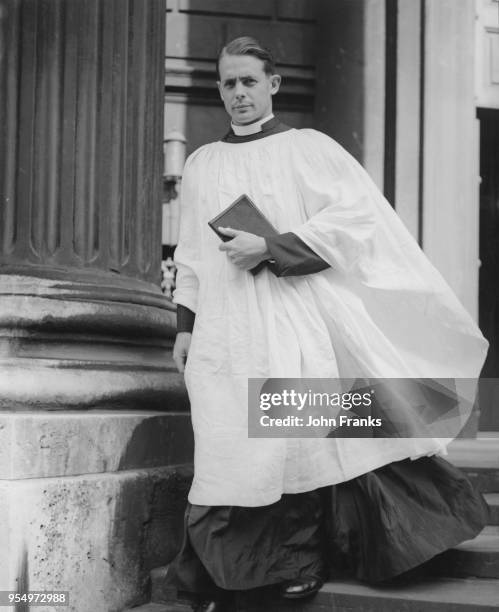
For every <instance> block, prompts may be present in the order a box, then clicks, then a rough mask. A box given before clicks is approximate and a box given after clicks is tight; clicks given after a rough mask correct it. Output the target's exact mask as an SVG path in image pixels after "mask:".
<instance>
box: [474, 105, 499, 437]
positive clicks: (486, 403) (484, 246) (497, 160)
mask: <svg viewBox="0 0 499 612" xmlns="http://www.w3.org/2000/svg"><path fill="white" fill-rule="evenodd" d="M477 116H478V119H479V120H480V176H481V184H480V261H481V266H480V276H479V298H478V299H479V324H480V328H481V330H482V332H483V334H484V336H485V337H486V338H487V340H488V341H489V342H490V348H489V353H488V355H487V359H486V361H485V364H484V367H483V369H482V378H484V379H489V380H484V381H482V384H481V385H480V410H481V413H480V430H482V431H499V110H493V109H478V113H477ZM490 379H495V380H494V381H492V380H490Z"/></svg>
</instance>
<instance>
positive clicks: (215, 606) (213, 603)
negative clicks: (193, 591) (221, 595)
mask: <svg viewBox="0 0 499 612" xmlns="http://www.w3.org/2000/svg"><path fill="white" fill-rule="evenodd" d="M193 610H194V612H230V610H231V608H230V606H229V604H228V602H226V601H220V600H215V599H213V600H209V599H207V600H204V601H201V602H199V603H197V604H196V605H195V606H194V608H193Z"/></svg>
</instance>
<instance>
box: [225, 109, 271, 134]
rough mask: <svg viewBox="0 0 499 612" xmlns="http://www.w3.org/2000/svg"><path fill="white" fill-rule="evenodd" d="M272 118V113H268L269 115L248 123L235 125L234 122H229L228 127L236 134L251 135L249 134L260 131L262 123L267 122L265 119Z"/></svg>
mask: <svg viewBox="0 0 499 612" xmlns="http://www.w3.org/2000/svg"><path fill="white" fill-rule="evenodd" d="M273 118H274V113H270V115H267V116H266V117H264V118H263V119H260V120H259V121H255V122H254V123H249V124H248V125H236V124H235V123H232V122H231V124H230V127H231V128H232V131H233V132H234V134H235V135H236V136H251V134H257V133H258V132H261V131H262V129H263V128H262V126H263V124H264V123H267V121H270V120H271V119H273Z"/></svg>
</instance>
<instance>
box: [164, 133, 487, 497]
mask: <svg viewBox="0 0 499 612" xmlns="http://www.w3.org/2000/svg"><path fill="white" fill-rule="evenodd" d="M243 193H246V194H247V195H249V197H250V198H251V199H252V200H253V201H254V202H255V203H256V204H257V206H258V207H259V208H260V209H261V210H262V212H263V213H264V214H265V215H266V216H267V218H268V219H269V220H270V222H271V223H272V224H273V225H274V226H275V227H276V228H277V229H278V230H279V231H280V232H288V231H292V232H294V233H296V234H297V235H298V236H299V237H300V238H301V239H302V240H303V241H304V242H305V243H306V244H307V245H309V246H310V247H311V248H312V249H313V250H314V251H315V252H316V253H318V254H319V255H320V256H321V257H322V258H323V259H325V260H326V261H327V262H328V263H329V264H330V265H331V268H330V269H327V270H324V271H322V272H318V273H316V274H310V275H305V276H295V277H285V278H278V277H276V276H275V275H274V274H272V272H270V271H269V270H267V269H266V270H264V271H263V272H261V273H259V274H258V275H256V276H253V275H252V274H250V273H249V272H246V271H243V270H240V269H239V268H237V267H236V266H234V265H233V264H231V263H230V261H229V260H228V259H227V256H226V254H225V253H223V252H221V251H219V249H218V246H219V244H220V239H219V238H218V237H217V236H216V234H215V233H214V232H213V231H212V230H211V229H210V228H209V226H208V224H207V223H208V221H209V220H211V219H212V218H213V217H214V216H215V215H217V214H218V213H219V212H221V211H222V210H223V209H224V208H226V207H227V206H228V205H229V204H231V203H232V202H233V201H234V200H235V199H236V198H237V197H239V196H240V195H241V194H243ZM175 261H176V264H177V268H178V273H177V287H176V290H175V294H174V302H175V303H177V304H183V305H184V306H187V307H188V308H190V309H191V310H193V311H194V312H195V313H196V320H195V327H194V330H193V336H192V343H191V347H190V351H189V356H188V360H187V366H186V371H185V381H186V385H187V389H188V393H189V398H190V402H191V409H192V421H193V427H194V434H195V459H194V461H195V476H194V481H193V484H192V488H191V491H190V494H189V501H190V502H191V503H193V504H201V505H240V506H263V505H267V504H271V503H273V502H275V501H277V500H278V499H279V498H280V497H281V495H282V494H283V493H298V492H304V491H310V490H313V489H316V488H318V487H322V486H326V485H331V484H336V483H339V482H342V481H345V480H349V479H351V478H354V477H356V476H358V475H360V474H363V473H366V472H368V471H370V470H373V469H375V468H378V467H381V466H383V465H385V464H387V463H390V462H392V461H397V460H400V459H404V458H407V457H417V456H421V455H425V454H431V453H435V452H440V451H442V449H443V448H444V447H443V442H442V441H441V440H436V439H431V438H414V439H405V438H404V439H369V438H358V439H346V438H339V439H327V438H326V439H317V438H301V439H296V438H294V439H285V438H277V439H258V438H248V429H247V422H248V417H247V409H248V406H247V405H248V399H247V392H248V378H249V377H258V378H268V377H275V378H298V377H307V378H313V377H320V378H330V377H339V376H343V377H356V376H362V377H373V378H374V377H387V378H388V377H426V378H431V377H442V378H443V377H449V378H461V377H463V378H476V377H477V376H478V375H479V372H480V369H481V366H482V364H483V361H484V359H485V355H486V351H487V346H488V344H487V341H486V340H485V339H484V338H483V336H482V334H481V332H480V330H479V329H478V327H477V325H476V324H475V322H474V321H473V320H472V318H471V317H470V315H469V314H468V313H467V312H466V311H465V309H464V308H463V306H462V305H461V304H460V302H459V301H458V299H457V298H456V296H455V295H454V293H453V292H452V290H451V289H450V288H449V286H448V285H447V283H446V282H445V281H444V279H443V278H442V277H441V275H440V274H439V273H438V272H437V270H436V269H435V268H434V267H433V266H432V264H431V263H430V262H429V261H428V259H427V258H426V256H425V255H424V254H423V252H422V251H421V249H420V248H419V246H418V245H417V243H416V242H415V240H414V239H413V238H412V236H411V235H410V233H409V232H408V230H407V229H406V228H405V226H404V225H403V223H402V222H401V221H400V219H399V218H398V216H397V215H396V213H395V212H394V210H393V209H392V207H391V206H390V204H389V203H388V202H387V201H386V200H385V199H384V198H383V196H382V195H381V193H380V192H379V190H378V189H377V187H376V186H375V185H374V183H373V182H372V180H371V179H370V178H369V176H368V175H367V174H366V172H365V171H364V170H363V168H362V167H361V166H360V165H359V164H358V163H357V162H356V161H355V160H354V158H353V157H351V156H350V155H349V154H348V153H347V152H346V151H345V150H344V149H343V148H342V147H341V146H340V145H339V144H337V143H336V142H335V141H334V140H332V139H331V138H329V137H328V136H326V135H324V134H322V133H320V132H317V131H315V130H310V129H303V130H295V129H291V130H289V131H286V132H282V133H278V134H273V135H270V136H267V137H264V138H261V139H258V140H253V141H250V142H246V143H237V144H233V143H227V142H215V143H211V144H208V145H205V146H203V147H201V148H200V149H198V150H197V151H196V152H194V153H193V154H192V155H191V156H190V157H189V159H188V161H187V163H186V166H185V173H184V176H183V183H182V207H181V227H180V238H179V244H178V247H177V249H176V253H175Z"/></svg>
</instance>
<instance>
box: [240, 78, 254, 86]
mask: <svg viewBox="0 0 499 612" xmlns="http://www.w3.org/2000/svg"><path fill="white" fill-rule="evenodd" d="M243 83H244V84H245V85H254V84H255V83H256V81H255V79H244V81H243Z"/></svg>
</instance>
